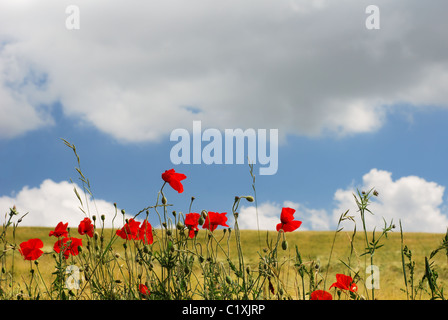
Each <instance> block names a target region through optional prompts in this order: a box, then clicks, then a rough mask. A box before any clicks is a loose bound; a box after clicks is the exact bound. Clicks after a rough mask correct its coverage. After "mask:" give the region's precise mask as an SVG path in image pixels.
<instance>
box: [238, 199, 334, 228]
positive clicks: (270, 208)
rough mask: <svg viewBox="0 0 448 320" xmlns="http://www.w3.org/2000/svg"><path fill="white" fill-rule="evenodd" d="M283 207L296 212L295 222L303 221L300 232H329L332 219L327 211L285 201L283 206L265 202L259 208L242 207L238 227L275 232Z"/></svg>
mask: <svg viewBox="0 0 448 320" xmlns="http://www.w3.org/2000/svg"><path fill="white" fill-rule="evenodd" d="M283 207H289V208H293V209H295V210H296V212H295V213H294V218H295V220H299V221H302V225H301V226H300V229H299V230H329V227H330V221H331V219H330V217H329V216H328V214H327V212H326V211H325V210H316V209H309V208H307V207H306V206H304V205H302V204H300V203H296V202H292V201H284V202H283V204H278V203H273V202H263V203H261V204H260V205H259V206H258V214H257V209H256V207H255V206H249V207H242V208H241V210H240V212H239V215H238V225H239V227H240V228H241V229H252V230H257V229H259V230H268V231H275V230H276V226H277V224H278V223H280V213H281V211H282V208H283Z"/></svg>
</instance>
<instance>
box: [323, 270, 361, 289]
mask: <svg viewBox="0 0 448 320" xmlns="http://www.w3.org/2000/svg"><path fill="white" fill-rule="evenodd" d="M332 287H335V288H339V289H342V290H349V291H351V292H356V291H358V286H357V285H356V283H354V282H353V279H352V277H350V276H346V275H345V274H336V282H335V283H333V284H332V285H331V286H330V289H331V288H332Z"/></svg>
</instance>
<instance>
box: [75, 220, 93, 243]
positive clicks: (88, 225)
mask: <svg viewBox="0 0 448 320" xmlns="http://www.w3.org/2000/svg"><path fill="white" fill-rule="evenodd" d="M93 230H94V226H93V224H92V220H90V219H89V218H87V217H86V218H84V220H82V221H81V222H80V223H79V226H78V233H79V234H80V235H83V234H87V235H88V236H89V237H90V238H92V237H93Z"/></svg>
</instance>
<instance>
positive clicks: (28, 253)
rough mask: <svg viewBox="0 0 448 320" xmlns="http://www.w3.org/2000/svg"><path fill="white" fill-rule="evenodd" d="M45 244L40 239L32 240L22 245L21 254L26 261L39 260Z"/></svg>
mask: <svg viewBox="0 0 448 320" xmlns="http://www.w3.org/2000/svg"><path fill="white" fill-rule="evenodd" d="M43 247H44V243H43V242H42V240H40V239H30V240H28V241H25V242H22V243H21V244H20V249H19V252H20V253H21V254H22V256H23V258H24V259H25V260H37V259H39V257H40V256H41V255H42V254H43V251H42V250H40V249H41V248H43Z"/></svg>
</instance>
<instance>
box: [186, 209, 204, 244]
mask: <svg viewBox="0 0 448 320" xmlns="http://www.w3.org/2000/svg"><path fill="white" fill-rule="evenodd" d="M200 218H201V215H200V214H199V213H188V214H187V215H185V226H186V227H187V228H188V230H190V231H189V233H188V236H189V237H190V238H191V239H193V238H194V236H195V233H196V231H199V228H198V224H199V219H200Z"/></svg>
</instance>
